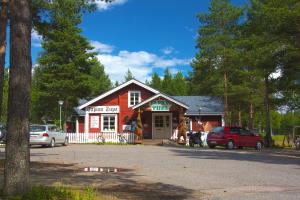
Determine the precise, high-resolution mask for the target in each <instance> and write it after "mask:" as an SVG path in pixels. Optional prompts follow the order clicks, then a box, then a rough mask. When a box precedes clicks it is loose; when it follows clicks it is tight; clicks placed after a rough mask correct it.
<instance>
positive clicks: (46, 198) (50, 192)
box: [0, 186, 98, 200]
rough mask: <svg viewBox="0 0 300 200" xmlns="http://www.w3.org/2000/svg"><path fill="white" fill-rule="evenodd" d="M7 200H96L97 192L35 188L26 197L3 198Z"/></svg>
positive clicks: (62, 187) (59, 188)
mask: <svg viewBox="0 0 300 200" xmlns="http://www.w3.org/2000/svg"><path fill="white" fill-rule="evenodd" d="M1 198H3V199H6V200H96V199H98V198H97V197H96V192H95V190H94V189H92V188H86V189H85V190H83V191H82V190H78V189H71V188H68V187H64V186H56V187H48V186H35V187H32V189H31V191H30V192H28V193H27V194H25V195H24V196H21V197H20V196H19V197H4V196H3V197H1V196H0V199H1Z"/></svg>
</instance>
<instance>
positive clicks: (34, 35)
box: [31, 30, 42, 47]
mask: <svg viewBox="0 0 300 200" xmlns="http://www.w3.org/2000/svg"><path fill="white" fill-rule="evenodd" d="M41 42H42V36H41V35H39V34H38V32H37V31H36V30H33V31H32V32H31V44H32V46H33V47H41V46H42V45H41Z"/></svg>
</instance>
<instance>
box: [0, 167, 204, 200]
mask: <svg viewBox="0 0 300 200" xmlns="http://www.w3.org/2000/svg"><path fill="white" fill-rule="evenodd" d="M30 164H31V180H32V182H33V184H35V185H40V184H42V185H53V184H56V183H59V184H64V185H70V186H72V187H73V186H75V187H84V188H85V187H93V188H96V189H97V190H98V191H100V192H101V193H103V194H107V195H113V196H116V197H118V198H119V199H124V200H126V199H128V200H129V199H130V200H133V199H139V200H158V199H160V200H161V199H162V200H167V199H172V200H183V199H201V198H202V194H201V193H198V192H196V191H193V190H190V189H186V188H184V187H181V186H175V185H169V184H164V183H160V182H156V183H149V182H139V181H137V180H135V177H136V176H137V175H136V174H135V172H134V171H133V170H131V169H121V170H120V172H109V173H108V172H84V171H83V169H82V168H78V167H77V166H76V165H75V164H58V163H44V162H31V163H30ZM1 179H2V180H3V165H2V166H1V165H0V180H1ZM2 180H1V181H0V182H3V181H2Z"/></svg>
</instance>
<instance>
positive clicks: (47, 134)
mask: <svg viewBox="0 0 300 200" xmlns="http://www.w3.org/2000/svg"><path fill="white" fill-rule="evenodd" d="M56 144H62V145H64V146H67V145H68V144H69V139H68V136H67V134H66V133H64V132H63V131H61V130H60V129H59V128H58V127H57V126H55V125H51V124H47V125H31V126H30V145H42V146H49V147H54V146H55V145H56Z"/></svg>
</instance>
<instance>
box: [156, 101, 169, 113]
mask: <svg viewBox="0 0 300 200" xmlns="http://www.w3.org/2000/svg"><path fill="white" fill-rule="evenodd" d="M170 107H171V104H170V103H169V102H168V101H166V100H156V101H152V102H151V110H152V111H169V110H170Z"/></svg>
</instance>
